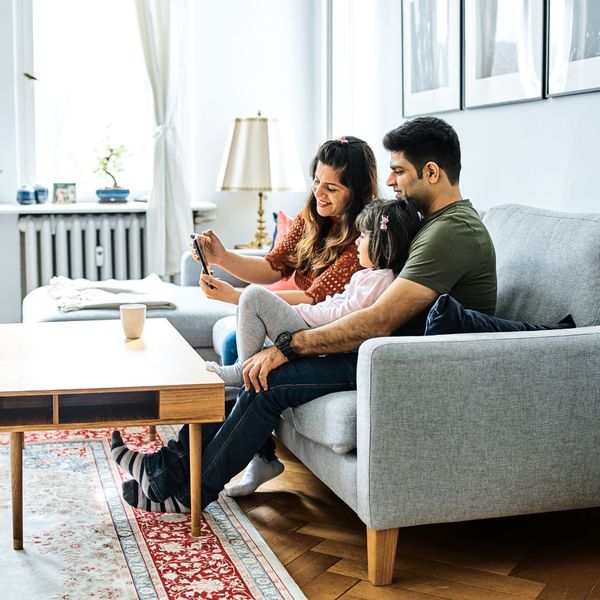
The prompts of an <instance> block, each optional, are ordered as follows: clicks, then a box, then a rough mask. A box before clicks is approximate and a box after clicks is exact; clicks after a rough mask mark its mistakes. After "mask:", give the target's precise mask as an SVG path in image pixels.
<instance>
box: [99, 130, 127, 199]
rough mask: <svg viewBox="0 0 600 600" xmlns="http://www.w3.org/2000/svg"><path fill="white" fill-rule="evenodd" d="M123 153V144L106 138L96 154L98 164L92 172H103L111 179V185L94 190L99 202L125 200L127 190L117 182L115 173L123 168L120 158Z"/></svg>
mask: <svg viewBox="0 0 600 600" xmlns="http://www.w3.org/2000/svg"><path fill="white" fill-rule="evenodd" d="M124 154H125V146H123V144H119V145H118V146H117V145H115V144H113V143H112V142H111V141H110V140H109V139H108V138H106V140H105V142H104V144H103V146H102V147H101V149H100V155H99V156H98V166H97V167H96V169H95V171H94V173H103V174H104V175H106V176H107V177H109V178H110V179H111V180H112V186H107V187H103V188H100V189H98V190H96V195H97V196H98V198H99V199H100V202H127V196H129V190H128V189H127V188H123V187H121V186H120V185H119V184H118V183H117V179H116V177H115V175H114V174H115V173H119V172H121V171H122V170H123V165H122V162H121V159H122V157H123V155H124Z"/></svg>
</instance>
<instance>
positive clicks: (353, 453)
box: [215, 205, 600, 584]
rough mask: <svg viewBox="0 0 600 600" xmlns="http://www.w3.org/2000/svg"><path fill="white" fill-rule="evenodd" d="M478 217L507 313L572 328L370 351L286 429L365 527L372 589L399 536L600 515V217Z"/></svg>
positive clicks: (289, 418)
mask: <svg viewBox="0 0 600 600" xmlns="http://www.w3.org/2000/svg"><path fill="white" fill-rule="evenodd" d="M483 220H484V222H485V224H486V225H487V227H488V229H489V231H490V234H491V236H492V238H493V240H494V244H495V247H496V253H497V271H498V308H497V315H498V316H501V317H504V318H509V319H520V320H527V321H529V322H532V323H536V322H537V323H547V322H555V321H558V320H560V319H562V318H563V317H564V316H565V315H567V314H568V313H571V314H572V315H573V318H574V319H575V322H576V323H577V325H578V328H577V329H570V330H555V331H543V332H522V333H480V334H460V335H447V336H430V337H419V338H417V337H405V338H402V337H389V338H377V339H372V340H369V341H367V342H365V343H364V344H362V346H361V347H360V350H359V355H358V389H357V390H356V391H355V392H346V393H336V394H330V395H327V396H323V397H321V398H318V399H317V400H314V401H313V402H310V403H308V404H306V405H304V406H301V407H299V408H295V409H289V410H287V411H285V413H284V414H283V416H282V419H281V420H280V422H279V425H278V427H277V432H276V433H277V435H278V436H279V437H280V438H281V440H282V441H283V443H284V444H285V445H286V446H287V447H288V448H289V449H290V450H291V451H292V452H293V453H294V454H295V455H296V456H298V458H300V460H302V462H303V463H304V464H305V465H306V466H307V467H308V468H310V469H311V470H312V471H313V472H314V473H315V474H316V475H317V477H319V479H321V480H322V481H323V482H325V483H326V484H327V485H328V486H329V487H330V488H331V489H332V490H333V491H334V492H335V493H336V494H337V495H338V496H339V497H340V498H342V500H344V501H345V502H346V503H347V504H348V505H349V506H350V507H351V508H352V509H353V510H354V511H355V512H356V513H357V514H358V516H359V517H360V518H361V519H362V521H363V522H364V523H365V525H366V526H367V528H368V529H367V533H368V535H367V544H368V561H369V565H368V570H369V579H370V580H371V581H372V582H373V583H374V584H387V583H389V582H390V581H391V578H392V573H393V565H394V557H395V548H396V541H397V535H398V528H400V527H407V526H411V525H419V524H425V523H438V522H448V521H462V520H470V519H481V518H487V517H499V516H505V515H517V514H526V513H535V512H544V511H556V510H563V509H570V508H584V507H591V506H598V505H600V374H599V368H598V365H599V364H600V215H589V214H575V213H558V212H553V211H547V210H539V209H534V208H528V207H525V206H519V205H505V206H499V207H496V208H492V209H490V210H489V211H488V212H487V213H486V214H485V216H484V219H483ZM218 328H221V329H222V330H223V331H221V332H220V333H219V339H217V340H216V342H217V348H218V343H219V341H220V338H221V337H222V336H223V335H224V333H225V330H226V328H224V327H223V325H222V323H217V326H216V328H215V329H218Z"/></svg>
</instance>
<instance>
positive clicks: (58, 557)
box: [0, 427, 304, 600]
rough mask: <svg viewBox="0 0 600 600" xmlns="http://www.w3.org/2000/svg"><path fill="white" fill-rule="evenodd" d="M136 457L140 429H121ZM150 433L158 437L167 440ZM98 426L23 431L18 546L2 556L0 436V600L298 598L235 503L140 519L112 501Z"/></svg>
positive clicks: (114, 483) (0, 443)
mask: <svg viewBox="0 0 600 600" xmlns="http://www.w3.org/2000/svg"><path fill="white" fill-rule="evenodd" d="M122 433H123V439H124V440H125V442H126V443H128V444H130V445H131V446H134V447H135V448H137V449H139V450H142V451H150V450H155V449H157V448H158V447H160V445H161V444H162V443H163V442H162V441H157V442H154V443H151V442H149V441H148V440H149V437H148V430H147V428H145V427H138V428H127V429H123V430H122ZM175 433H176V431H175V429H174V428H172V427H159V428H158V434H159V437H160V438H162V440H166V439H168V438H170V437H174V436H175ZM109 437H110V431H109V430H107V429H95V430H85V431H84V430H81V431H57V432H39V433H38V432H34V433H26V434H25V450H24V453H23V489H24V492H23V514H24V549H23V550H20V551H15V550H13V549H12V517H11V491H10V456H9V447H8V434H0V597H1V598H16V599H19V600H34V599H40V600H42V599H43V600H48V599H51V598H61V599H65V600H78V599H82V600H83V599H87V598H102V599H104V598H107V599H118V600H122V599H132V600H133V599H143V600H150V599H160V600H175V599H177V600H180V599H181V600H183V599H189V598H208V599H219V598H227V599H230V598H235V599H240V600H241V599H246V598H269V599H276V598H282V599H290V600H295V599H297V598H304V595H303V594H302V592H301V591H300V589H299V588H298V586H297V585H296V584H295V583H294V581H293V580H292V579H291V577H290V576H289V574H288V573H287V571H286V570H285V568H284V567H283V565H282V564H281V563H280V562H279V561H278V560H277V558H276V557H275V555H274V554H273V553H272V552H271V550H270V549H269V548H268V546H267V545H266V543H265V542H264V540H263V539H262V538H261V536H260V535H259V533H258V532H257V531H256V529H255V528H254V527H253V526H252V525H251V523H250V522H249V520H248V519H247V517H246V516H245V515H244V514H243V512H242V511H241V510H240V508H239V507H238V506H237V504H236V503H235V501H233V500H232V499H230V498H227V497H226V496H222V497H220V498H219V500H218V502H213V503H212V504H211V505H210V506H209V507H208V509H207V510H206V511H205V512H204V513H203V519H202V534H201V535H200V537H197V538H194V537H191V536H190V533H189V532H190V523H189V521H190V518H189V515H181V514H159V513H147V512H144V511H141V510H137V509H133V508H131V507H130V506H129V505H128V504H127V503H125V502H124V501H123V499H122V497H121V482H122V480H123V478H124V477H125V475H124V474H123V472H122V471H121V469H120V468H119V467H117V466H116V465H115V464H114V463H113V461H112V460H111V458H110V445H109Z"/></svg>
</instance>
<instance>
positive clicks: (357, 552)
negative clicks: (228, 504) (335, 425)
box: [238, 449, 600, 600]
mask: <svg viewBox="0 0 600 600" xmlns="http://www.w3.org/2000/svg"><path fill="white" fill-rule="evenodd" d="M278 454H280V456H281V458H282V460H283V462H284V463H285V464H286V470H285V472H284V473H283V474H282V475H281V476H280V477H277V478H276V479H274V480H272V481H270V482H268V484H266V485H264V486H262V487H261V488H260V490H259V492H258V493H255V494H252V495H251V496H249V497H247V498H239V499H238V500H239V504H240V506H241V508H242V510H244V512H245V513H246V514H247V515H248V517H249V518H250V519H251V520H252V522H253V523H254V525H255V526H256V528H257V529H258V531H259V532H260V533H261V534H262V536H263V537H264V539H265V541H266V542H267V544H268V545H269V546H270V548H271V549H272V550H273V552H274V553H275V555H276V556H277V557H278V558H279V559H280V560H281V561H282V563H283V564H284V565H286V566H287V567H288V568H289V570H290V572H291V573H292V575H293V577H295V578H296V580H297V581H298V583H299V585H300V587H301V589H302V590H303V591H304V593H305V594H306V595H307V597H308V598H310V599H311V600H312V599H314V600H321V599H322V600H334V599H336V600H337V599H338V598H343V599H344V600H373V599H376V600H402V599H405V600H432V599H437V600H439V599H440V598H445V599H449V600H454V599H459V598H460V600H507V599H509V598H510V600H526V599H527V600H532V599H533V598H536V597H537V598H539V599H540V600H554V599H558V598H560V599H561V600H568V599H570V598H573V599H577V600H584V599H585V600H600V544H598V542H597V540H598V539H600V509H586V510H579V511H564V512H561V513H548V514H543V515H526V516H517V517H507V518H502V519H487V520H481V521H471V522H463V523H444V524H436V525H419V526H415V527H407V528H402V529H401V530H400V537H399V541H398V553H397V558H396V570H395V572H394V579H393V583H392V585H391V586H385V587H374V586H372V585H371V584H370V583H369V582H368V581H366V578H367V571H366V542H365V533H366V530H365V525H364V524H363V523H362V522H361V521H360V519H359V518H358V517H357V516H356V514H355V513H354V512H353V511H352V510H351V509H350V508H349V507H348V506H347V505H346V504H344V503H343V502H342V501H341V500H339V498H337V497H336V496H335V494H333V492H331V490H329V489H328V488H327V487H326V486H325V485H324V484H323V483H322V482H321V481H319V480H318V479H317V478H316V477H315V476H314V475H313V474H312V473H311V472H310V471H309V470H308V469H306V467H304V465H302V464H301V463H300V462H299V461H298V459H296V458H295V457H294V456H293V455H292V454H291V453H289V451H287V450H286V449H279V450H278Z"/></svg>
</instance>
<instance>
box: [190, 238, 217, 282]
mask: <svg viewBox="0 0 600 600" xmlns="http://www.w3.org/2000/svg"><path fill="white" fill-rule="evenodd" d="M194 248H196V252H197V253H198V257H199V258H200V264H201V265H202V270H203V271H204V273H208V274H209V275H210V271H209V270H208V263H207V262H206V257H205V256H204V252H203V250H202V246H201V245H200V242H199V241H198V238H197V237H195V238H194ZM208 287H209V288H211V289H213V290H214V289H215V286H214V285H210V284H209V285H208Z"/></svg>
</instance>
